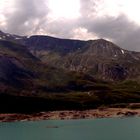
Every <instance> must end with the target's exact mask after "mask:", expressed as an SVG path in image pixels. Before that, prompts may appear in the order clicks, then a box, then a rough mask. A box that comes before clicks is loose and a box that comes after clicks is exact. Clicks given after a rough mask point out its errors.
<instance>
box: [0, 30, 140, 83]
mask: <svg viewBox="0 0 140 140" xmlns="http://www.w3.org/2000/svg"><path fill="white" fill-rule="evenodd" d="M0 38H1V39H3V40H8V41H13V42H16V43H18V44H22V45H24V46H27V49H28V50H29V51H30V53H32V54H33V55H34V56H35V57H37V58H38V59H40V60H41V61H42V62H43V63H45V64H47V65H50V66H52V67H57V68H62V69H64V70H66V71H77V72H83V73H86V74H89V75H92V76H94V77H95V78H98V79H103V80H109V81H110V80H111V81H112V80H113V81H118V80H126V79H135V78H138V79H139V78H140V53H139V52H133V51H128V50H124V49H122V48H120V47H118V46H117V45H115V44H113V43H112V42H109V41H106V40H104V39H98V40H89V41H81V40H70V39H59V38H54V37H49V36H39V35H38V36H37V35H36V36H31V37H26V36H17V35H11V34H6V33H3V32H0Z"/></svg>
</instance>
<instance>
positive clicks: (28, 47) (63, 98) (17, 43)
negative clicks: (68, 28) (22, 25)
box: [0, 31, 140, 113]
mask: <svg viewBox="0 0 140 140" xmlns="http://www.w3.org/2000/svg"><path fill="white" fill-rule="evenodd" d="M139 80H140V53H139V52H133V51H128V50H124V49H122V48H120V47H118V46H117V45H115V44H114V43H112V42H109V41H106V40H104V39H97V40H89V41H82V40H71V39H59V38H54V37H50V36H40V35H35V36H30V37H27V36H18V35H12V34H9V33H4V32H2V31H0V112H15V111H16V112H24V113H25V112H28V111H29V112H30V111H31V112H32V111H46V110H62V109H63V110H64V109H80V110H82V109H89V108H97V107H99V106H102V105H105V106H110V105H113V106H114V105H115V106H117V107H120V106H123V107H124V106H127V103H131V102H139V101H140V82H139ZM7 103H8V104H9V106H8V108H7V107H6V106H7ZM17 106H19V109H17V108H16V107H17Z"/></svg>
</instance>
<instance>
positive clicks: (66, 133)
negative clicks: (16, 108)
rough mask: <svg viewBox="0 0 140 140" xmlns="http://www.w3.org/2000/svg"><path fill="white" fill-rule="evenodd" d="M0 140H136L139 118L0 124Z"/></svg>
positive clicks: (139, 134)
mask: <svg viewBox="0 0 140 140" xmlns="http://www.w3.org/2000/svg"><path fill="white" fill-rule="evenodd" d="M0 140H140V118H137V117H136V118H123V119H120V118H113V119H95V120H64V121H57V120H55V121H38V122H14V123H0Z"/></svg>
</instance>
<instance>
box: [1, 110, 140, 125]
mask: <svg viewBox="0 0 140 140" xmlns="http://www.w3.org/2000/svg"><path fill="white" fill-rule="evenodd" d="M132 116H140V109H127V108H100V109H94V110H84V111H51V112H40V113H35V114H30V115H29V114H28V115H27V114H0V122H14V121H38V120H64V119H67V120H69V119H94V118H112V117H132Z"/></svg>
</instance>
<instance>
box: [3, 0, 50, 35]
mask: <svg viewBox="0 0 140 140" xmlns="http://www.w3.org/2000/svg"><path fill="white" fill-rule="evenodd" d="M14 2H15V5H14V9H15V10H14V12H13V13H5V17H6V21H7V25H6V28H7V31H8V32H11V33H16V34H27V33H34V32H36V30H38V29H39V28H40V27H39V26H40V25H41V24H42V22H44V21H45V20H46V15H47V12H48V8H47V6H46V4H45V0H39V1H37V0H14Z"/></svg>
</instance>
